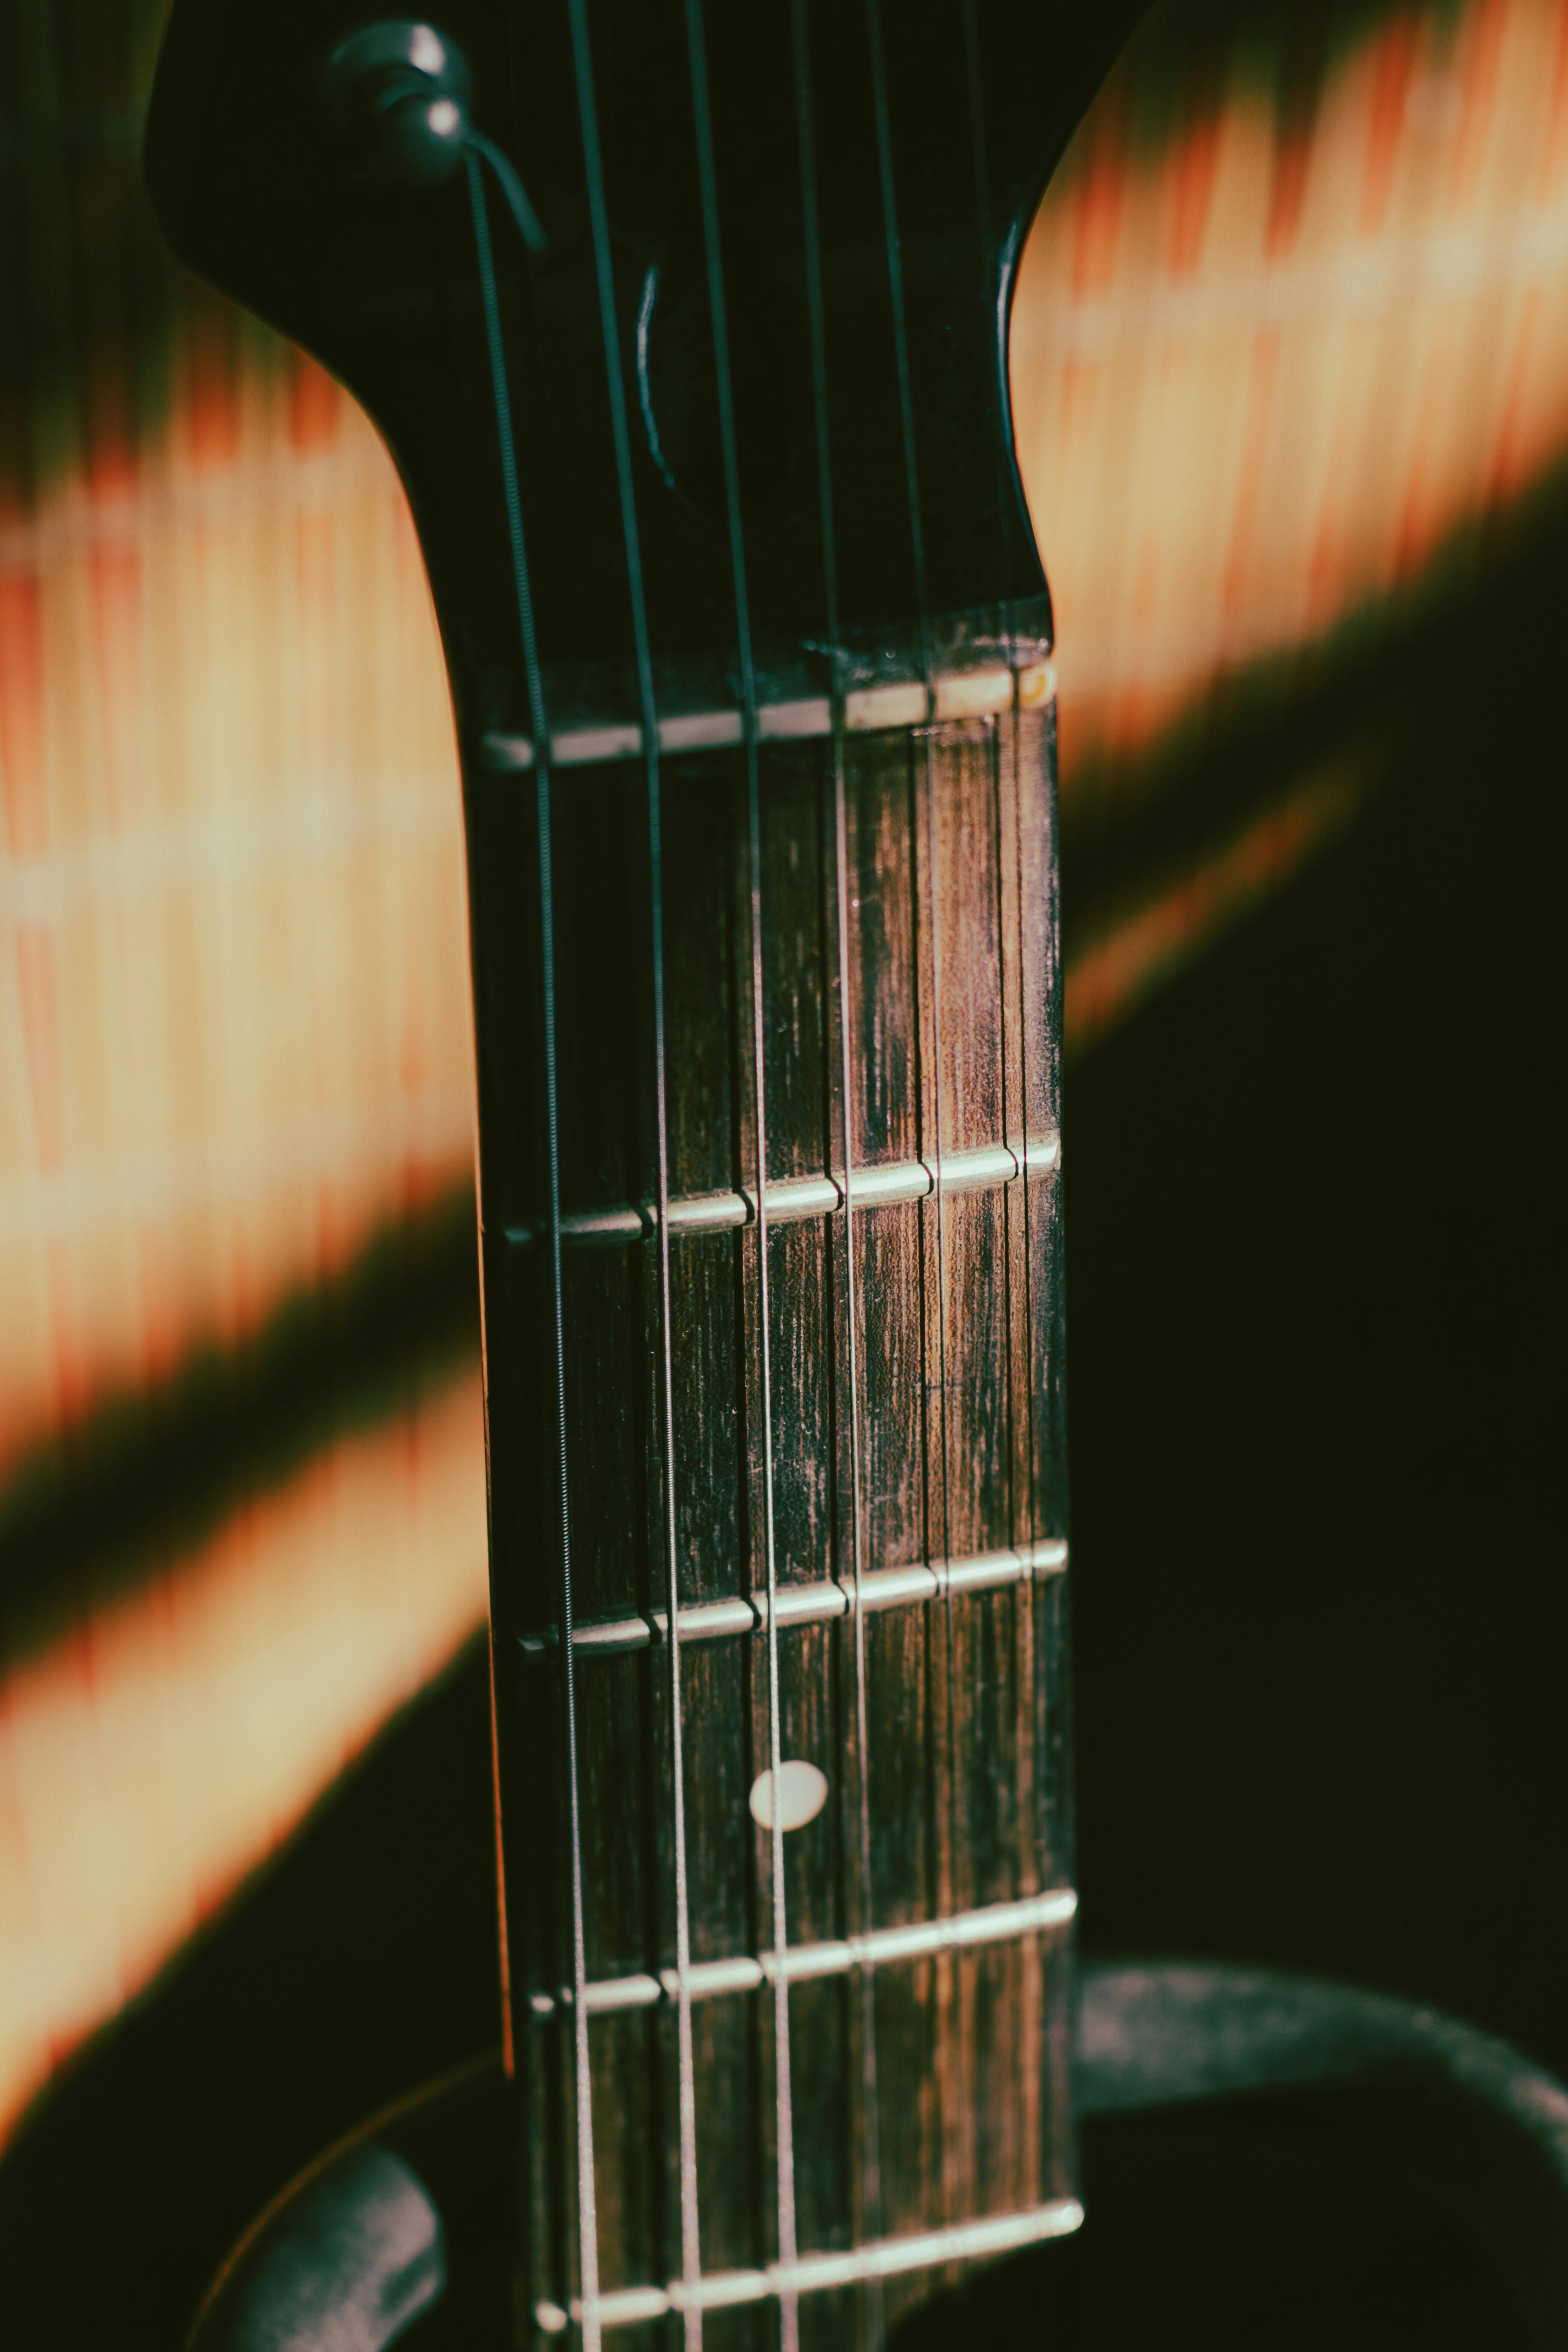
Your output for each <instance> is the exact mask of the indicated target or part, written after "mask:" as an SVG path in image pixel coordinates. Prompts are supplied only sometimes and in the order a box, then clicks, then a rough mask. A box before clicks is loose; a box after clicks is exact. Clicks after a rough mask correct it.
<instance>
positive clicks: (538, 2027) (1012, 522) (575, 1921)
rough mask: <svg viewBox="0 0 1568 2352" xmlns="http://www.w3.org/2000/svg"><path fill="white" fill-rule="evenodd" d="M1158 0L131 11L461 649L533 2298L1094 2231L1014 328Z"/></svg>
mask: <svg viewBox="0 0 1568 2352" xmlns="http://www.w3.org/2000/svg"><path fill="white" fill-rule="evenodd" d="M1132 14H1133V10H1132V9H1131V6H1126V7H1121V8H1119V9H1114V10H1112V11H1111V12H1110V14H1109V15H1107V14H1106V13H1104V12H1098V13H1097V12H1081V11H1080V12H1074V13H1072V14H1069V13H1068V12H1067V11H1061V10H1052V9H1041V8H1038V7H1034V6H1025V5H1021V0H902V5H899V6H897V7H892V6H885V5H882V0H850V4H849V5H832V6H829V5H823V0H752V4H751V5H746V6H744V7H742V6H737V5H732V0H731V5H725V6H720V5H716V0H708V5H704V0H680V5H675V0H636V5H630V0H454V5H451V6H449V7H447V8H445V9H444V10H443V13H442V15H441V17H440V20H439V22H438V23H434V22H432V23H425V22H419V21H414V20H408V21H402V20H398V21H392V20H376V19H375V18H374V17H373V16H369V15H368V14H367V12H365V11H364V10H363V9H356V8H355V7H354V6H353V5H344V0H274V5H269V6H268V8H267V9H266V10H260V9H258V8H253V7H252V8H247V7H242V6H237V5H235V0H176V5H175V7H174V14H173V18H172V22H171V26H170V29H169V33H168V37H167V41H166V46H165V49H164V52H163V60H162V64H161V68H160V72H159V78H158V83H157V88H156V92H155V97H154V102H153V115H152V121H151V127H150V132H149V142H148V170H149V175H150V180H151V184H152V187H153V195H154V199H155V202H156V204H157V206H158V209H159V212H160V215H161V217H162V219H163V224H164V226H165V228H166V230H167V232H168V235H169V236H170V238H171V239H172V241H173V243H174V247H175V248H176V250H177V251H178V253H179V254H180V255H181V257H183V258H184V260H185V261H187V262H188V263H189V264H190V265H191V266H192V267H194V268H196V269H197V270H199V271H201V272H202V273H203V274H205V276H206V277H208V278H211V279H213V280H215V281H216V283H217V284H218V285H220V286H221V287H223V288H224V289H226V290H227V291H228V292H230V293H231V294H233V295H235V296H236V297H237V299H240V300H241V301H243V302H244V303H246V304H247V305H248V306H249V307H250V308H252V309H253V310H257V311H258V312H260V313H261V314H263V315H264V316H265V317H267V318H268V320H272V321H273V322H274V323H275V324H277V325H278V326H279V327H280V328H282V329H283V330H284V331H287V332H288V333H289V334H290V335H291V336H293V337H294V338H295V339H296V340H297V341H300V343H302V344H304V345H305V346H306V347H308V348H309V349H310V351H311V352H313V353H314V354H315V355H316V356H317V358H319V359H320V360H321V362H324V364H325V365H326V366H328V367H329V368H331V370H332V371H333V372H334V373H336V374H337V375H338V376H340V377H341V378H342V381H343V382H344V383H346V384H347V385H348V386H349V387H350V388H351V389H352V391H353V393H354V394H355V395H356V396H357V397H358V398H359V400H360V401H361V402H362V403H363V404H364V406H365V407H366V408H367V409H368V411H369V412H370V414H371V415H372V416H373V417H374V419H375V421H376V423H377V424H378V425H379V426H380V428H381V430H382V431H383V433H384V436H385V437H386V440H387V443H388V445H389V446H390V447H391V449H392V451H393V453H394V455H395V458H396V461H397V463H398V466H399V467H400V469H401V472H402V477H403V479H404V482H405V486H406V488H407V493H408V496H409V499H410V501H411V504H412V508H413V511H414V515H415V518H416V522H417V525H418V529H419V532H420V536H421V541H422V543H423V547H424V551H425V555H426V562H427V564H428V569H429V575H430V580H431V583H432V587H433V590H434V593H435V599H436V604H437V613H438V616H439V621H440V626H441V631H442V636H443V641H444V645H445V649H446V656H447V665H448V669H449V674H450V679H451V688H452V697H453V705H454V710H455V715H456V724H457V732H458V744H459V749H460V753H461V763H462V773H463V791H464V801H465V812H466V821H467V838H468V883H469V917H470V927H471V940H472V954H473V985H474V1004H475V1013H476V1033H477V1044H478V1083H479V1203H480V1232H481V1241H480V1248H481V1261H482V1295H483V1316H484V1349H485V1388H486V1413H487V1448H488V1462H489V1527H490V1558H491V1661H492V1689H493V1698H494V1717H495V1729H496V1780H497V1807H498V1821H499V1832H500V1833H499V1853H500V1885H501V1895H500V1923H501V1954H502V1961H501V1978H502V2011H503V2037H504V2050H505V2064H506V2069H507V2074H508V2078H509V2084H510V2088H509V2091H508V2100H509V2111H510V2126H509V2128H510V2132H511V2135H512V2146H513V2148H514V2151H515V2165H514V2168H513V2169H512V2170H511V2171H510V2175H509V2178H508V2181H507V2184H506V2188H505V2193H504V2196H503V2198H502V2200H501V2201H502V2204H503V2206H504V2208H505V2220H504V2223H503V2225H502V2226H503V2228H504V2231H505V2232H506V2235H507V2245H506V2251H505V2260H506V2263H507V2264H508V2266H509V2272H510V2276H511V2278H512V2281H513V2311H514V2315H515V2327H516V2333H517V2337H518V2340H519V2341H523V2342H534V2341H536V2340H539V2339H542V2338H544V2337H550V2336H561V2335H566V2336H571V2337H573V2338H574V2339H580V2340H581V2341H582V2342H583V2343H584V2345H586V2346H591V2347H596V2346H598V2345H599V2344H600V2343H601V2342H602V2341H603V2340H604V2339H605V2337H607V2336H614V2337H615V2338H616V2340H617V2341H622V2342H625V2343H626V2345H627V2346H632V2345H635V2344H637V2343H639V2342H640V2343H645V2344H650V2345H651V2344H655V2343H669V2344H673V2343H675V2342H676V2341H678V2340H679V2342H681V2343H682V2344H683V2345H684V2346H685V2347H688V2352H691V2348H692V2347H697V2346H699V2345H702V2344H706V2345H707V2346H709V2347H742V2346H745V2347H751V2346H753V2345H755V2346H763V2345H772V2344H773V2343H775V2342H776V2343H778V2344H780V2345H782V2346H783V2347H789V2348H790V2352H793V2347H795V2346H797V2345H799V2344H803V2343H804V2344H806V2345H809V2346H811V2347H822V2352H827V2347H839V2346H844V2347H849V2346H861V2345H868V2346H869V2345H876V2344H879V2343H881V2342H882V2341H883V2340H884V2338H885V2336H886V2334H887V2332H888V2330H889V2328H890V2327H892V2326H893V2325H894V2323H895V2322H896V2321H897V2320H898V2319H899V2317H900V2315H901V2314H903V2313H904V2312H905V2311H906V2310H908V2309H909V2308H910V2306H911V2305H915V2304H917V2303H919V2302H920V2301H921V2299H922V2298H924V2297H926V2296H928V2295H930V2294H931V2292H932V2290H933V2288H935V2287H936V2286H938V2285H940V2284H942V2283H943V2282H945V2281H948V2280H951V2279H952V2278H953V2277H954V2276H956V2275H957V2274H958V2273H960V2272H961V2271H962V2270H963V2267H964V2266H965V2265H967V2264H970V2263H973V2262H976V2261H978V2260H979V2259H981V2258H983V2257H987V2256H992V2255H995V2254H999V2253H1002V2252H1006V2251H1008V2250H1010V2249H1015V2248H1018V2247H1023V2246H1026V2245H1031V2244H1034V2243H1037V2242H1042V2241H1045V2240H1048V2239H1051V2238H1054V2237H1058V2236H1061V2235H1065V2234H1067V2233H1068V2232H1070V2231H1073V2230H1074V2229H1075V2228H1076V2227H1077V2225H1078V2223H1079V2220H1080V2218H1081V2210H1080V2207H1079V2203H1078V2200H1077V2195H1076V2186H1077V2184H1076V2179H1075V2170H1074V2147H1073V2131H1072V2123H1071V2107H1070V2095H1069V2080H1068V2061H1069V2044H1070V2024H1071V1990H1072V1961H1071V1938H1072V1923H1073V1913H1074V1907H1075V1897H1074V1892H1073V1879H1072V1873H1073V1855H1072V1810H1071V1794H1070V1788H1071V1784H1070V1774H1069V1756H1068V1662H1067V1648H1066V1630H1067V1629H1066V1613H1065V1591H1066V1580H1065V1571H1066V1567H1067V1542H1066V1530H1067V1520H1066V1493H1065V1485H1064V1426H1063V1388H1062V1289H1061V1224H1060V1213H1059V1181H1060V1174H1059V1171H1060V1148H1061V1147H1060V1138H1059V1131H1058V1035H1059V1013H1058V1003H1059V985H1058V947H1057V908H1056V857H1055V832H1054V825H1055V816H1054V764H1055V733H1054V730H1055V713H1054V699H1053V697H1054V682H1053V672H1052V667H1051V659H1050V656H1051V621H1050V608H1049V604H1048V600H1047V593H1046V587H1045V582H1044V579H1043V577H1042V574H1041V572H1040V568H1039V564H1038V561H1037V554H1036V551H1035V546H1034V541H1033V538H1032V535H1031V532H1030V530H1029V527H1028V522H1027V519H1026V514H1025V511H1024V509H1023V503H1022V499H1021V494H1020V490H1019V486H1018V480H1017V476H1016V469H1015V466H1014V462H1013V455H1012V446H1011V436H1010V429H1009V410H1008V389H1007V322H1008V307H1009V299H1010V292H1011V287H1012V282H1013V275H1014V269H1015V264H1016V256H1017V253H1018V249H1019V246H1020V242H1021V239H1022V236H1023V234H1024V232H1025V230H1026V226H1027V224H1028V221H1029V219H1030V216H1031V215H1032V211H1033V208H1034V205H1035V204H1036V202H1037V198H1038V196H1039V194H1040V193H1041V190H1042V189H1043V187H1044V184H1045V182H1046V179H1047V174H1048V171H1049V168H1050V166H1051V164H1052V163H1053V162H1054V161H1055V158H1056V156H1057V155H1058V153H1059V152H1060V151H1061V149H1062V147H1063V146H1064V145H1065V143H1066V141H1067V139H1068V134H1069V132H1070V131H1071V130H1072V128H1073V126H1074V124H1075V122H1076V121H1077V120H1078V118H1079V114H1080V113H1081V111H1082V109H1083V107H1084V106H1085V104H1086V103H1087V101H1088V100H1089V96H1090V95H1091V94H1092V91H1093V89H1094V88H1095V86H1096V84H1097V82H1098V80H1099V79H1100V77H1101V76H1102V74H1103V71H1104V69H1105V68H1106V66H1107V65H1108V64H1109V62H1110V58H1111V57H1112V55H1113V54H1114V50H1115V48H1116V47H1117V46H1118V44H1119V41H1120V39H1121V36H1122V35H1123V33H1124V32H1125V31H1126V29H1127V27H1128V25H1129V23H1130V21H1131V15H1132ZM1090 19H1092V21H1090ZM356 2340H357V2339H356Z"/></svg>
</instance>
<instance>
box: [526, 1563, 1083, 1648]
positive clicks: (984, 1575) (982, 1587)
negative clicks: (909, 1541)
mask: <svg viewBox="0 0 1568 2352" xmlns="http://www.w3.org/2000/svg"><path fill="white" fill-rule="evenodd" d="M1067 1556H1068V1548H1067V1545H1066V1542H1065V1541H1063V1540H1061V1539H1060V1538H1055V1539H1053V1538H1050V1537H1047V1538H1046V1539H1045V1540H1044V1541H1043V1542H1040V1543H1036V1544H1025V1545H1023V1546H1021V1547H1019V1548H1017V1549H1014V1548H1013V1547H1012V1546H1008V1547H1005V1549H1002V1550H1000V1551H983V1552H974V1553H972V1554H971V1555H970V1557H969V1558H968V1559H953V1560H947V1561H939V1562H936V1563H934V1564H931V1563H927V1562H925V1561H916V1562H913V1563H911V1564H910V1565H909V1566H901V1567H896V1568H862V1570H861V1572H860V1607H861V1612H862V1613H863V1614H864V1615H866V1616H870V1615H871V1614H872V1613H873V1612H875V1611H878V1610H882V1609H900V1608H905V1607H916V1606H919V1605H921V1604H923V1603H924V1602H926V1601H939V1600H941V1598H942V1595H943V1594H944V1593H945V1592H946V1591H949V1590H951V1591H953V1592H958V1593H963V1592H994V1591H1000V1590H1001V1589H1002V1588H1004V1587H1005V1586H1007V1585H1013V1584H1027V1583H1030V1582H1032V1581H1033V1580H1034V1579H1036V1578H1037V1577H1038V1578H1045V1577H1047V1576H1059V1575H1060V1574H1061V1572H1062V1570H1064V1569H1065V1568H1066V1566H1067ZM773 1613H774V1617H775V1620H776V1622H778V1623H779V1624H780V1625H781V1626H784V1627H785V1628H788V1627H790V1626H792V1625H816V1624H822V1623H824V1622H828V1621H830V1620H832V1619H833V1618H835V1617H852V1616H853V1614H854V1597H853V1595H852V1594H850V1593H846V1591H845V1589H844V1586H843V1583H842V1582H841V1581H840V1580H839V1579H838V1578H837V1577H836V1576H828V1577H823V1578H821V1579H820V1580H816V1581H814V1582H812V1583H809V1584H784V1585H781V1586H780V1587H779V1591H778V1599H777V1601H776V1604H775V1607H774V1612H773ZM676 1622H677V1627H678V1630H679V1635H680V1639H681V1641H682V1642H683V1643H684V1642H718V1641H726V1640H729V1639H731V1637H742V1638H748V1637H750V1636H751V1635H752V1634H753V1633H758V1632H759V1631H763V1630H765V1614H759V1612H758V1611H757V1610H756V1609H755V1607H754V1606H753V1605H752V1602H751V1601H743V1600H741V1599H740V1598H738V1597H736V1598H732V1599H731V1600H728V1601H688V1602H687V1603H686V1604H685V1606H684V1607H683V1608H682V1609H681V1610H680V1611H679V1612H678V1615H677V1620H676ZM559 1638H560V1636H559V1633H558V1630H557V1628H556V1627H555V1626H553V1625H550V1626H546V1627H543V1628H542V1629H541V1630H540V1631H538V1632H534V1633H523V1634H520V1635H519V1637H518V1640H519V1643H520V1646H521V1649H522V1652H523V1654H524V1655H525V1656H526V1657H542V1656H543V1655H544V1654H546V1653H547V1652H548V1651H550V1650H551V1649H552V1648H553V1647H554V1645H555V1643H556V1642H557V1641H558V1640H559ZM572 1638H573V1640H574V1643H576V1645H577V1647H578V1648H579V1649H580V1650H584V1651H588V1652H590V1653H592V1654H595V1655H596V1656H599V1657H614V1656H616V1655H618V1654H621V1653H622V1652H624V1651H626V1650H646V1649H647V1648H648V1647H649V1646H650V1644H651V1643H654V1642H663V1641H668V1638H669V1613H668V1610H663V1609H658V1610H655V1611H654V1612H652V1613H651V1615H649V1616H647V1617H607V1618H597V1619H593V1620H591V1621H590V1622H588V1623H586V1624H583V1625H578V1626H577V1627H576V1629H575V1630H574V1633H573V1637H572Z"/></svg>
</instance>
